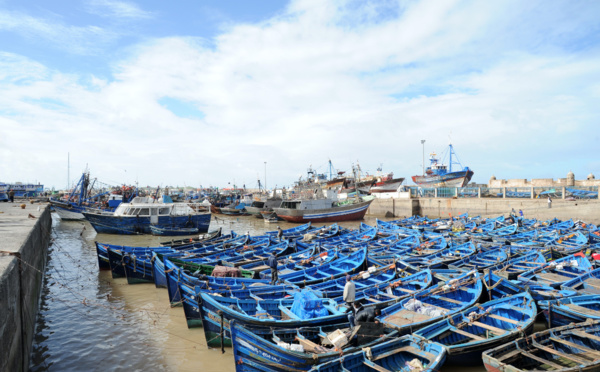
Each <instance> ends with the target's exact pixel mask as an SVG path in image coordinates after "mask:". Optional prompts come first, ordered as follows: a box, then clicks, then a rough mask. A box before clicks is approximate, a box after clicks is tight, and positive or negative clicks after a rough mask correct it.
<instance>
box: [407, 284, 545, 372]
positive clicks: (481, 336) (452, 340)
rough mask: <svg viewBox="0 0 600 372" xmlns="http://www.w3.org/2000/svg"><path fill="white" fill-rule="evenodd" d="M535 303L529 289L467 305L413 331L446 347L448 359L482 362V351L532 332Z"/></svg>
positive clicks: (462, 361)
mask: <svg viewBox="0 0 600 372" xmlns="http://www.w3.org/2000/svg"><path fill="white" fill-rule="evenodd" d="M536 315H537V307H536V305H535V301H534V300H533V298H532V297H531V295H530V294H529V293H520V294H517V295H514V296H509V297H503V298H500V299H497V300H493V301H488V302H486V303H484V304H481V305H476V306H473V307H470V308H468V309H466V310H463V311H461V312H460V313H458V314H455V315H452V316H450V317H448V318H446V319H443V320H440V321H439V322H436V323H434V324H431V325H428V326H426V327H424V328H421V329H419V330H418V331H416V332H415V335H417V336H420V337H423V338H425V339H427V340H430V341H434V342H438V343H440V344H442V345H444V346H445V347H446V349H447V350H448V356H447V359H446V361H447V363H451V364H456V365H461V366H466V365H481V352H482V351H484V350H488V349H491V348H494V347H496V346H500V345H502V344H505V343H507V342H509V341H512V340H515V339H517V338H519V337H523V336H525V335H528V334H531V332H532V331H533V325H534V323H535V317H536Z"/></svg>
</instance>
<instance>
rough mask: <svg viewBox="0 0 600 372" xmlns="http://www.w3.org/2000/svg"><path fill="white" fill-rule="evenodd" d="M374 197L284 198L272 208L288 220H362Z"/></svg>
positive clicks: (304, 221)
mask: <svg viewBox="0 0 600 372" xmlns="http://www.w3.org/2000/svg"><path fill="white" fill-rule="evenodd" d="M374 199H375V198H374V197H373V196H364V197H357V198H349V199H346V200H344V201H338V200H337V199H333V198H325V199H293V200H285V201H283V202H282V203H281V206H280V207H279V208H273V211H274V212H275V213H276V214H277V216H278V217H279V218H281V219H283V220H286V221H288V222H303V223H306V222H337V221H356V220H362V219H363V218H364V216H365V214H366V213H367V209H368V208H369V205H371V203H372V202H373V200H374Z"/></svg>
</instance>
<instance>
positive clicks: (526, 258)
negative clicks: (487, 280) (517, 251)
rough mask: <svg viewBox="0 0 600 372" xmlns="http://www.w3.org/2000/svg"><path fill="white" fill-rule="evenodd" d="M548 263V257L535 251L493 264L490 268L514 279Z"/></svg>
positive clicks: (496, 272) (500, 274) (502, 275)
mask: <svg viewBox="0 0 600 372" xmlns="http://www.w3.org/2000/svg"><path fill="white" fill-rule="evenodd" d="M545 264H546V258H545V257H544V255H543V254H542V253H541V252H540V251H533V252H531V253H528V254H525V255H523V256H519V257H515V258H512V259H509V260H507V261H505V262H502V263H499V264H497V265H493V266H491V267H489V268H488V270H490V271H493V272H494V273H495V274H496V275H499V276H501V277H504V278H507V279H510V280H514V279H517V277H518V276H519V275H520V274H522V273H524V272H526V271H529V270H534V269H536V268H539V267H541V266H543V265H545Z"/></svg>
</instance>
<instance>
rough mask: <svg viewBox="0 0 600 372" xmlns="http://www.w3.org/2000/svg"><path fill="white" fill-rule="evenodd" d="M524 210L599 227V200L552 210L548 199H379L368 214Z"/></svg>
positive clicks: (560, 204) (556, 203)
mask: <svg viewBox="0 0 600 372" xmlns="http://www.w3.org/2000/svg"><path fill="white" fill-rule="evenodd" d="M513 208H514V209H515V211H516V212H517V213H518V212H519V210H522V211H523V214H524V216H525V217H526V218H536V219H538V220H542V221H545V220H550V219H553V218H558V219H560V220H568V219H571V218H572V219H573V220H582V221H585V222H587V223H593V224H600V200H597V199H579V200H573V201H569V200H563V199H553V201H552V208H548V202H547V199H520V198H498V199H495V198H482V199H478V198H418V199H376V200H374V201H373V203H371V205H370V207H369V210H368V211H367V215H370V216H385V217H388V218H393V217H398V218H402V217H409V216H412V215H415V214H417V215H420V216H428V217H430V218H438V217H442V218H448V217H449V216H450V215H452V216H458V215H459V214H462V213H466V212H468V213H469V215H470V216H482V217H497V216H500V215H505V216H506V215H508V214H509V213H510V212H511V210H512V209H513Z"/></svg>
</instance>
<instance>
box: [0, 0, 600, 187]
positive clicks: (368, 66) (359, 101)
mask: <svg viewBox="0 0 600 372" xmlns="http://www.w3.org/2000/svg"><path fill="white" fill-rule="evenodd" d="M520 4H521V3H520V2H509V3H485V2H475V3H472V2H461V1H448V2H442V3H440V2H431V1H423V2H411V3H404V2H398V3H394V2H390V1H386V2H383V3H377V2H370V3H367V5H365V6H363V5H362V3H361V2H357V3H348V2H344V1H330V2H323V1H318V2H311V1H294V2H292V3H291V4H290V5H289V7H288V9H287V11H285V12H283V13H282V14H280V15H278V16H276V17H273V18H272V19H269V20H267V21H265V22H263V23H260V24H239V25H230V27H229V29H228V31H227V32H224V33H223V34H221V35H220V36H219V37H217V38H216V39H215V40H214V43H211V44H210V45H214V46H212V47H211V46H209V44H208V43H207V41H206V40H203V39H200V38H194V37H192V36H190V37H185V38H183V37H170V38H162V39H158V40H147V41H145V42H144V43H142V44H137V45H134V46H131V47H129V48H127V49H126V51H127V55H128V57H126V58H122V59H120V60H116V61H114V65H113V68H114V70H113V71H114V81H112V80H104V79H99V78H96V77H93V76H89V77H88V76H72V75H66V74H63V73H61V72H60V71H48V70H46V69H45V68H44V67H43V66H41V65H40V64H39V63H36V62H35V61H31V60H29V59H27V58H24V57H18V56H14V55H5V56H0V64H2V67H3V68H2V69H1V71H2V72H0V77H2V79H1V81H5V82H7V84H3V85H2V86H0V119H3V120H2V121H0V125H2V126H5V125H9V126H10V127H11V128H15V127H16V128H17V130H16V131H14V132H12V131H11V132H10V135H9V136H8V137H6V139H4V140H3V142H2V146H3V156H5V157H6V158H8V159H10V162H9V164H11V163H12V164H15V163H16V164H18V165H20V168H15V167H10V168H9V167H7V166H6V165H1V166H0V174H2V175H3V177H7V179H5V180H4V181H11V180H15V181H16V180H19V179H20V178H23V177H37V178H38V179H42V180H47V181H44V182H45V183H47V184H49V185H52V184H56V185H57V186H62V183H64V182H63V180H64V176H63V175H62V174H61V171H58V172H57V171H56V168H54V169H53V170H52V171H48V170H47V169H49V168H50V167H51V165H52V164H54V165H56V164H60V163H61V162H63V160H64V159H65V158H66V154H65V153H66V152H67V151H69V152H70V153H71V159H72V163H73V164H79V168H81V169H82V168H83V166H84V165H85V164H89V166H90V167H91V169H92V172H93V173H95V174H97V175H98V177H100V178H101V179H112V180H117V181H120V182H133V181H135V179H136V178H137V179H139V181H140V182H141V183H142V184H144V185H145V184H152V185H156V184H160V183H162V184H167V183H168V184H179V185H182V184H183V183H186V184H188V185H189V184H192V185H198V184H203V185H208V184H213V185H219V186H223V185H226V184H227V182H233V181H234V179H235V180H236V182H237V183H238V184H241V183H245V184H246V185H247V186H254V184H255V183H256V177H257V174H260V175H261V177H262V174H263V171H264V161H267V163H268V166H267V167H268V170H267V171H268V174H269V176H268V179H269V181H268V184H269V186H274V185H275V184H278V185H279V186H281V185H283V184H290V183H292V182H293V181H295V180H296V179H297V176H298V175H299V174H301V173H304V170H305V169H306V168H307V167H308V166H309V165H311V164H312V165H313V166H314V167H321V166H322V167H323V168H322V169H319V170H320V171H325V167H326V165H327V160H328V159H329V158H331V159H332V161H333V164H334V165H335V166H336V167H338V168H341V169H344V170H347V169H349V168H350V165H351V164H352V163H354V162H356V161H357V160H359V161H360V164H361V166H362V167H363V169H365V170H369V171H371V172H374V171H375V169H376V167H377V166H379V164H380V163H383V165H384V170H387V171H394V173H395V175H396V176H404V177H406V178H407V179H408V178H409V177H410V176H411V175H413V174H415V173H417V172H420V169H421V151H422V147H421V144H420V140H421V139H426V140H427V142H426V150H427V152H429V151H431V150H436V151H439V150H441V149H442V148H443V147H444V146H445V145H446V144H447V142H448V136H449V135H450V134H451V136H452V140H453V142H454V143H455V144H456V150H457V151H458V153H459V156H460V159H461V160H462V161H463V162H464V165H469V166H470V167H471V168H472V169H474V170H475V179H476V180H478V181H480V182H486V181H487V179H488V178H489V176H490V175H491V174H495V175H496V177H498V178H512V177H516V178H531V177H533V178H537V177H547V176H549V177H564V174H566V172H568V170H571V169H573V170H574V172H576V176H581V177H584V176H585V175H587V174H588V173H589V172H590V171H592V172H594V173H596V174H597V173H600V172H598V170H597V169H589V167H590V166H597V165H594V164H593V163H590V162H589V161H584V160H585V159H586V158H590V157H591V156H592V155H593V154H594V148H595V147H593V146H592V145H593V144H594V143H597V138H596V139H595V138H594V137H593V136H590V135H587V134H586V133H594V130H595V129H596V123H597V121H598V114H597V113H596V112H597V109H596V104H595V102H597V99H598V94H599V92H600V89H599V87H598V83H597V81H600V80H599V79H598V74H599V73H600V64H599V63H598V62H599V61H598V55H597V51H598V46H597V44H596V43H597V42H596V41H593V40H592V39H590V40H588V41H587V42H586V41H585V40H586V38H590V37H591V34H590V31H589V28H586V26H585V25H581V24H578V23H577V22H575V21H571V20H568V21H565V22H566V23H568V25H563V24H562V23H560V22H561V20H562V18H561V16H560V14H561V12H562V11H563V10H564V9H559V8H560V7H562V6H561V4H560V3H552V4H551V5H550V6H549V7H550V8H551V9H550V10H552V8H554V10H555V12H552V11H550V10H549V11H545V12H544V14H543V17H542V20H536V19H534V18H532V19H531V20H530V22H528V23H523V22H522V20H523V19H524V18H526V19H529V18H528V17H529V16H530V15H531V14H532V13H535V12H536V11H537V9H538V8H536V7H531V6H528V5H525V6H521V5H520ZM390 14H391V15H390ZM569 14H571V13H569ZM571 16H576V15H575V14H571ZM511 20H512V21H511ZM547 20H552V21H553V22H555V23H557V29H561V30H563V31H564V32H566V34H560V35H559V36H560V37H559V38H558V39H553V38H545V37H544V35H543V33H542V32H541V31H540V30H546V29H547V27H546V25H545V23H544V22H545V21H547ZM580 21H581V22H583V23H586V22H587V24H588V26H589V27H593V24H592V19H591V18H590V17H588V16H587V15H586V16H582V19H581V20H580ZM0 24H1V22H0ZM573 25H577V26H576V27H575V26H573ZM503 35H504V36H503ZM569 40H578V42H579V43H580V47H579V48H578V49H577V50H572V49H570V48H569V47H568V46H569V43H568V41H569ZM582 40H583V41H582ZM23 79H29V80H30V83H28V84H26V85H23V84H19V83H18V81H21V80H23ZM82 81H85V82H86V84H83V83H82ZM165 96H168V97H172V98H174V99H179V100H181V101H184V102H188V103H191V104H194V105H196V107H197V108H198V110H199V111H202V112H203V113H204V114H205V117H204V118H202V119H186V118H180V117H177V116H176V115H175V114H174V113H173V112H171V111H169V110H168V109H167V108H166V107H164V106H163V105H161V104H160V103H159V100H160V99H161V98H162V97H165ZM47 99H52V100H55V101H59V102H62V103H63V104H64V106H63V107H58V108H57V107H54V108H49V107H46V106H44V105H43V104H42V103H43V102H44V100H47ZM23 143H28V144H30V145H31V149H32V151H34V152H38V153H39V154H40V155H42V156H39V157H36V159H41V160H35V161H37V162H39V161H41V162H42V163H43V164H44V165H45V166H44V167H38V166H36V165H35V163H34V160H33V159H29V158H28V157H27V156H23V154H25V153H26V152H25V151H24V150H23V147H22V144H23ZM540 159H541V160H540ZM539 162H541V163H542V164H543V165H542V166H537V164H538V163H539ZM5 164H6V163H5ZM507 164H508V165H507ZM534 164H535V166H533V165H534ZM73 168H76V167H75V166H73ZM16 169H19V171H17V170H16ZM59 169H60V168H59ZM125 169H127V172H124V170H125ZM23 170H29V171H30V173H24V172H23ZM71 173H72V174H73V171H72V172H71ZM26 175H29V176H26ZM24 181H25V180H24ZM61 182H62V183H61Z"/></svg>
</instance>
